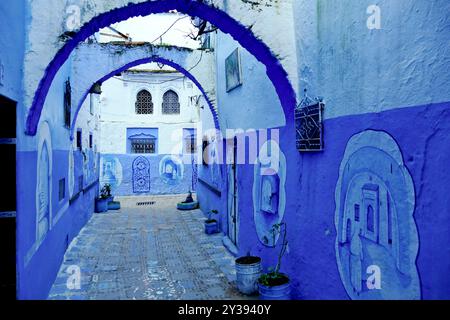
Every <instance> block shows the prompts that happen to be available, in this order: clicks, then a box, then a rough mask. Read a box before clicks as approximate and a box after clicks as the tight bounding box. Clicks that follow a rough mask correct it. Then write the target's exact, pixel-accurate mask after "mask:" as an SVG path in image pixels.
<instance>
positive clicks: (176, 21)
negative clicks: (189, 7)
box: [150, 16, 189, 44]
mask: <svg viewBox="0 0 450 320" xmlns="http://www.w3.org/2000/svg"><path fill="white" fill-rule="evenodd" d="M186 18H189V16H184V17H181V18H178V19H177V20H175V22H174V23H172V24H171V25H170V27H169V28H167V30H166V31H164V32H163V33H162V34H161V35H160V36H159V37H158V38H156V39H155V40H153V41H151V42H150V43H152V44H153V43H155V42H156V41H158V40H159V39H161V38H162V37H163V36H164V35H165V34H166V33H167V32H169V31H170V29H172V28H173V26H174V25H176V24H177V23H178V21H180V20H183V19H186Z"/></svg>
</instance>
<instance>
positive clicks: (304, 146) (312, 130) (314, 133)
mask: <svg viewBox="0 0 450 320" xmlns="http://www.w3.org/2000/svg"><path fill="white" fill-rule="evenodd" d="M324 109H325V104H324V103H323V102H322V99H321V98H314V99H311V98H309V97H308V95H307V94H306V89H305V95H304V97H303V99H302V101H301V102H300V104H299V105H298V106H297V108H296V109H295V129H296V145H297V150H298V151H300V152H318V151H323V150H324V143H323V111H324Z"/></svg>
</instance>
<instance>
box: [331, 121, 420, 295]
mask: <svg viewBox="0 0 450 320" xmlns="http://www.w3.org/2000/svg"><path fill="white" fill-rule="evenodd" d="M339 173H340V174H339V180H338V183H337V186H336V213H335V222H336V231H337V238H336V257H337V263H338V267H339V272H340V275H341V279H342V282H343V284H344V287H345V289H346V290H347V293H348V295H349V296H350V297H351V298H352V299H420V282H419V277H418V272H417V267H416V264H415V261H416V257H417V252H418V246H419V243H418V236H417V228H416V224H415V220H414V217H413V212H414V207H415V195H414V186H413V181H412V178H411V176H410V174H409V172H408V170H407V168H406V167H405V165H404V163H403V158H402V154H401V151H400V149H399V147H398V145H397V143H396V142H395V141H394V139H393V138H392V137H391V136H389V135H388V134H387V133H385V132H378V131H371V130H368V131H364V132H362V133H360V134H357V135H355V136H354V137H352V138H351V139H350V141H349V142H348V144H347V149H346V151H345V155H344V158H343V160H342V162H341V166H340V172H339ZM374 265H375V266H377V267H379V268H380V271H381V289H369V288H370V286H368V285H367V279H368V277H369V276H370V274H368V273H367V270H368V268H369V267H371V266H374Z"/></svg>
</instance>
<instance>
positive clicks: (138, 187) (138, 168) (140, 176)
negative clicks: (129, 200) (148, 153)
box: [133, 157, 150, 193]
mask: <svg viewBox="0 0 450 320" xmlns="http://www.w3.org/2000/svg"><path fill="white" fill-rule="evenodd" d="M133 192H134V193H147V192H150V162H149V161H148V160H147V159H146V158H145V157H137V158H136V159H135V160H134V161H133Z"/></svg>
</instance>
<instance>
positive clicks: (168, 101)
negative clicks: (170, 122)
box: [162, 90, 180, 114]
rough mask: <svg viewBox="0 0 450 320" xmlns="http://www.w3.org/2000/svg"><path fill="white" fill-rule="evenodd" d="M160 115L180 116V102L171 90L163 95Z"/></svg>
mask: <svg viewBox="0 0 450 320" xmlns="http://www.w3.org/2000/svg"><path fill="white" fill-rule="evenodd" d="M162 113H163V114H180V100H179V98H178V95H177V94H176V93H175V92H174V91H172V90H169V91H167V92H166V93H164V96H163V104H162Z"/></svg>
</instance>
